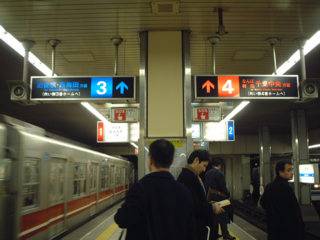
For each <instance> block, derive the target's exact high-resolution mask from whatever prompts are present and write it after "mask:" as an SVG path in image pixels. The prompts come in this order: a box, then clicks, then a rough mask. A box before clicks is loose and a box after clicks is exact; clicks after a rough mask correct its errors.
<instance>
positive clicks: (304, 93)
mask: <svg viewBox="0 0 320 240" xmlns="http://www.w3.org/2000/svg"><path fill="white" fill-rule="evenodd" d="M300 88H301V100H302V101H304V100H307V99H315V98H318V86H317V81H315V80H310V79H306V80H304V81H302V82H301V87H300Z"/></svg>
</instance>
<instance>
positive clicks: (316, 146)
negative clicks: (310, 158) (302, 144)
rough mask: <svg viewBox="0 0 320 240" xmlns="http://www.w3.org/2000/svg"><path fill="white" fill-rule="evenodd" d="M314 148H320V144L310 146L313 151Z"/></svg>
mask: <svg viewBox="0 0 320 240" xmlns="http://www.w3.org/2000/svg"><path fill="white" fill-rule="evenodd" d="M312 148H320V144H314V145H310V146H309V149H312Z"/></svg>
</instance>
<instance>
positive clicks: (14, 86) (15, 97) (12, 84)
mask: <svg viewBox="0 0 320 240" xmlns="http://www.w3.org/2000/svg"><path fill="white" fill-rule="evenodd" d="M7 84H8V86H9V91H10V100H11V101H15V102H21V103H25V104H28V102H29V93H30V87H29V85H28V83H26V82H24V81H21V80H11V81H7Z"/></svg>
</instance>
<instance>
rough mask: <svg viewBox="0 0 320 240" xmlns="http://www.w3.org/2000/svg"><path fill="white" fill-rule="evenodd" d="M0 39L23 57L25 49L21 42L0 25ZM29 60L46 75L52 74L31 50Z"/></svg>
mask: <svg viewBox="0 0 320 240" xmlns="http://www.w3.org/2000/svg"><path fill="white" fill-rule="evenodd" d="M0 39H1V40H2V41H4V42H5V43H6V44H8V45H9V46H10V47H11V48H12V49H13V50H15V51H16V52H17V53H19V54H20V55H21V56H22V57H24V54H25V49H24V47H23V46H22V44H21V42H19V41H18V40H17V39H16V38H15V37H14V36H12V35H11V34H10V33H9V32H7V31H6V30H5V29H4V28H3V27H2V26H1V25H0ZM28 60H29V62H30V63H31V64H32V65H33V66H35V67H36V68H37V69H38V70H39V71H40V72H42V73H43V74H44V75H46V76H51V75H52V70H51V69H50V68H49V67H48V66H47V65H45V64H44V63H43V62H41V61H40V60H39V58H37V57H36V56H35V55H34V54H33V53H32V52H29V59H28Z"/></svg>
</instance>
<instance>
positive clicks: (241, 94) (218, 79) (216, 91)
mask: <svg viewBox="0 0 320 240" xmlns="http://www.w3.org/2000/svg"><path fill="white" fill-rule="evenodd" d="M194 82H195V99H299V91H298V87H299V82H298V76H297V75H283V76H278V75H238V76H235V75H233V76H223V75H219V76H218V75H211V76H210V75H208V76H195V81H194Z"/></svg>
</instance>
